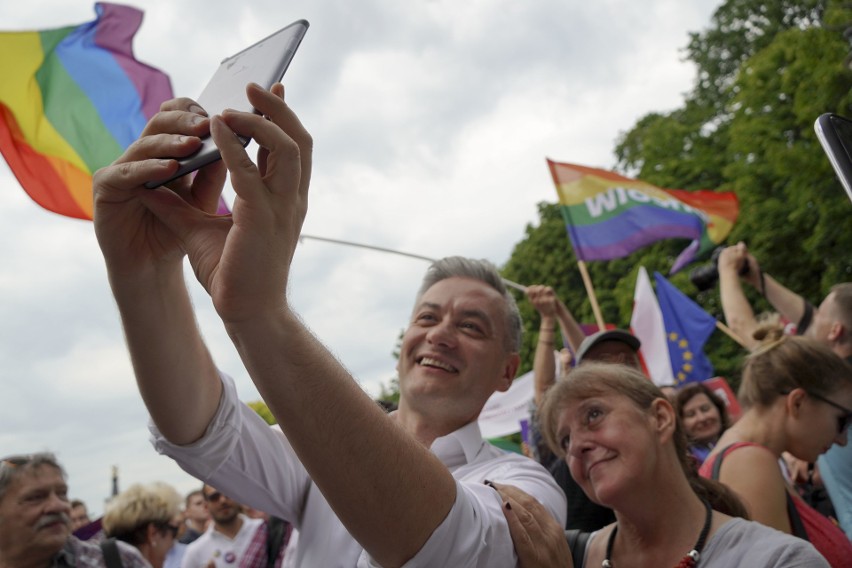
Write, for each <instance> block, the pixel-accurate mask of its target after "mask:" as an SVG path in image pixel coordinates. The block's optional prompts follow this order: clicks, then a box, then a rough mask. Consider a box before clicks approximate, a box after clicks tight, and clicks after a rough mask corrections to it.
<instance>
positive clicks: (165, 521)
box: [103, 483, 181, 568]
mask: <svg viewBox="0 0 852 568" xmlns="http://www.w3.org/2000/svg"><path fill="white" fill-rule="evenodd" d="M180 506H181V496H180V495H179V494H178V493H177V491H175V490H174V489H173V488H172V487H171V486H169V485H167V484H165V483H152V484H150V485H140V484H136V485H132V486H131V487H129V488H128V489H127V490H126V491H124V492H123V493H120V494H119V495H117V496H116V497H115V498H113V500H112V501H110V502H109V504H108V505H107V509H106V512H105V513H104V518H103V527H104V532H105V533H106V535H107V536H108V537H112V538H115V539H116V540H120V541H124V542H126V543H128V544H132V545H133V546H135V547H136V548H138V549H139V552H141V553H142V556H144V557H145V559H146V560H147V561H148V562H149V563H150V564H151V566H152V567H153V568H163V565H164V564H165V560H166V556H167V555H168V553H169V551H170V550H171V549H172V546H173V545H174V543H175V536H176V535H177V532H178V525H177V523H176V520H175V519H177V518H178V517H179V515H180Z"/></svg>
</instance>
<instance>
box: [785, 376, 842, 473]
mask: <svg viewBox="0 0 852 568" xmlns="http://www.w3.org/2000/svg"><path fill="white" fill-rule="evenodd" d="M850 408H852V388H844V389H840V390H838V391H837V392H835V393H832V394H831V395H826V396H817V395H814V394H810V395H806V396H805V397H804V400H803V402H802V405H801V413H802V414H801V421H800V422H801V424H802V427H801V428H800V429H798V430H797V432H798V433H799V434H798V435H796V436H793V437H792V438H791V447H790V448H789V451H790V453H792V454H793V455H794V456H796V457H797V458H799V459H801V460H805V461H807V462H814V461H816V459H817V458H818V457H819V455H820V454H824V453H825V452H827V451H828V450H829V449H830V448H831V446H832V444H838V445H841V446H845V445H846V443H847V441H848V440H847V435H848V430H849V426H848V424H849V419H850V414H849V409H850Z"/></svg>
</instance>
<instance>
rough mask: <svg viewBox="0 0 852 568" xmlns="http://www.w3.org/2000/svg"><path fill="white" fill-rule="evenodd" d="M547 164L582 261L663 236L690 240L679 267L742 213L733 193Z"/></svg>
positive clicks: (714, 240)
mask: <svg viewBox="0 0 852 568" xmlns="http://www.w3.org/2000/svg"><path fill="white" fill-rule="evenodd" d="M547 164H548V166H549V167H550V173H551V175H552V176H553V183H554V184H556V192H557V193H558V194H559V202H560V204H561V205H562V216H563V218H564V219H565V224H566V226H567V229H568V236H569V237H570V238H571V243H572V244H573V246H574V251H575V253H576V254H577V258H578V259H579V260H610V259H613V258H621V257H623V256H627V255H628V254H630V253H632V252H633V251H635V250H637V249H640V248H642V247H644V246H647V245H649V244H651V243H654V242H656V241H659V240H662V239H671V238H684V239H691V240H692V243H691V244H690V245H689V246H688V247H687V248H686V249H685V250H684V251H683V252H682V253H681V254H680V256H679V257H678V258H677V260H676V261H675V263H674V265H673V266H672V269H671V271H672V272H676V271H678V270H680V269H681V268H683V267H684V266H686V265H687V264H688V263H690V262H691V261H692V260H694V259H695V258H696V256H698V255H699V254H702V253H704V252H705V251H708V250H710V249H712V248H714V247H715V246H717V245H718V244H719V243H721V242H722V241H723V240H724V239H725V237H727V236H728V234H729V233H730V232H731V229H732V228H733V225H734V221H736V218H737V214H738V213H739V204H738V202H737V197H736V195H735V194H734V193H732V192H727V191H726V192H715V191H685V190H679V189H662V188H659V187H656V186H653V185H651V184H649V183H645V182H642V181H639V180H635V179H631V178H628V177H624V176H622V175H619V174H616V173H614V172H609V171H606V170H601V169H597V168H588V167H585V166H578V165H574V164H566V163H560V162H554V161H551V160H547Z"/></svg>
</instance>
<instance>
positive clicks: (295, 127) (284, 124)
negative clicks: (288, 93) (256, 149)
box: [246, 83, 313, 194]
mask: <svg viewBox="0 0 852 568" xmlns="http://www.w3.org/2000/svg"><path fill="white" fill-rule="evenodd" d="M246 96H247V97H248V99H249V102H251V103H252V105H253V106H254V107H255V108H256V109H257V110H258V111H259V112H260V113H262V114H263V115H264V116H266V117H268V118H269V120H270V121H271V122H273V123H274V124H276V125H277V126H278V127H279V128H281V130H283V131H284V132H285V133H286V134H287V136H289V137H290V138H291V139H292V140H293V141H294V142H296V144H297V146H298V147H299V159H300V165H301V185H300V187H299V191H300V193H302V194H304V193H307V191H308V186H309V185H310V177H311V166H312V154H313V138H312V137H311V135H310V133H309V132H308V131H307V129H305V127H304V125H303V124H302V122H301V120H299V117H298V116H297V115H296V113H295V112H293V110H292V109H291V108H290V107H289V106H288V105H287V103H286V102H284V86H283V85H281V84H280V83H276V84H275V85H273V87H272V89H271V90H269V91H267V90H266V89H263V88H261V87H260V86H259V85H256V84H250V85H248V87H247V88H246ZM258 143H259V144H261V143H260V141H258ZM261 146H263V144H261Z"/></svg>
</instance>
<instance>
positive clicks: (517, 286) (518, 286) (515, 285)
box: [299, 235, 527, 292]
mask: <svg viewBox="0 0 852 568" xmlns="http://www.w3.org/2000/svg"><path fill="white" fill-rule="evenodd" d="M302 239H311V240H314V241H322V242H326V243H333V244H336V245H346V246H350V247H358V248H364V249H369V250H374V251H378V252H387V253H390V254H398V255H400V256H407V257H409V258H416V259H419V260H425V261H426V262H435V261H436V260H438V259H436V258H429V257H428V256H423V255H419V254H412V253H410V252H402V251H399V250H394V249H389V248H385V247H377V246H373V245H365V244H362V243H353V242H351V241H343V240H339V239H329V238H327V237H316V236H313V235H301V236H299V240H302ZM501 280H503V284H505V285H506V286H509V287H511V288H514V289H515V290H520V291H521V292H526V291H527V287H526V286H522V285H521V284H518V283H516V282H512V281H511V280H507V279H506V278H501Z"/></svg>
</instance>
